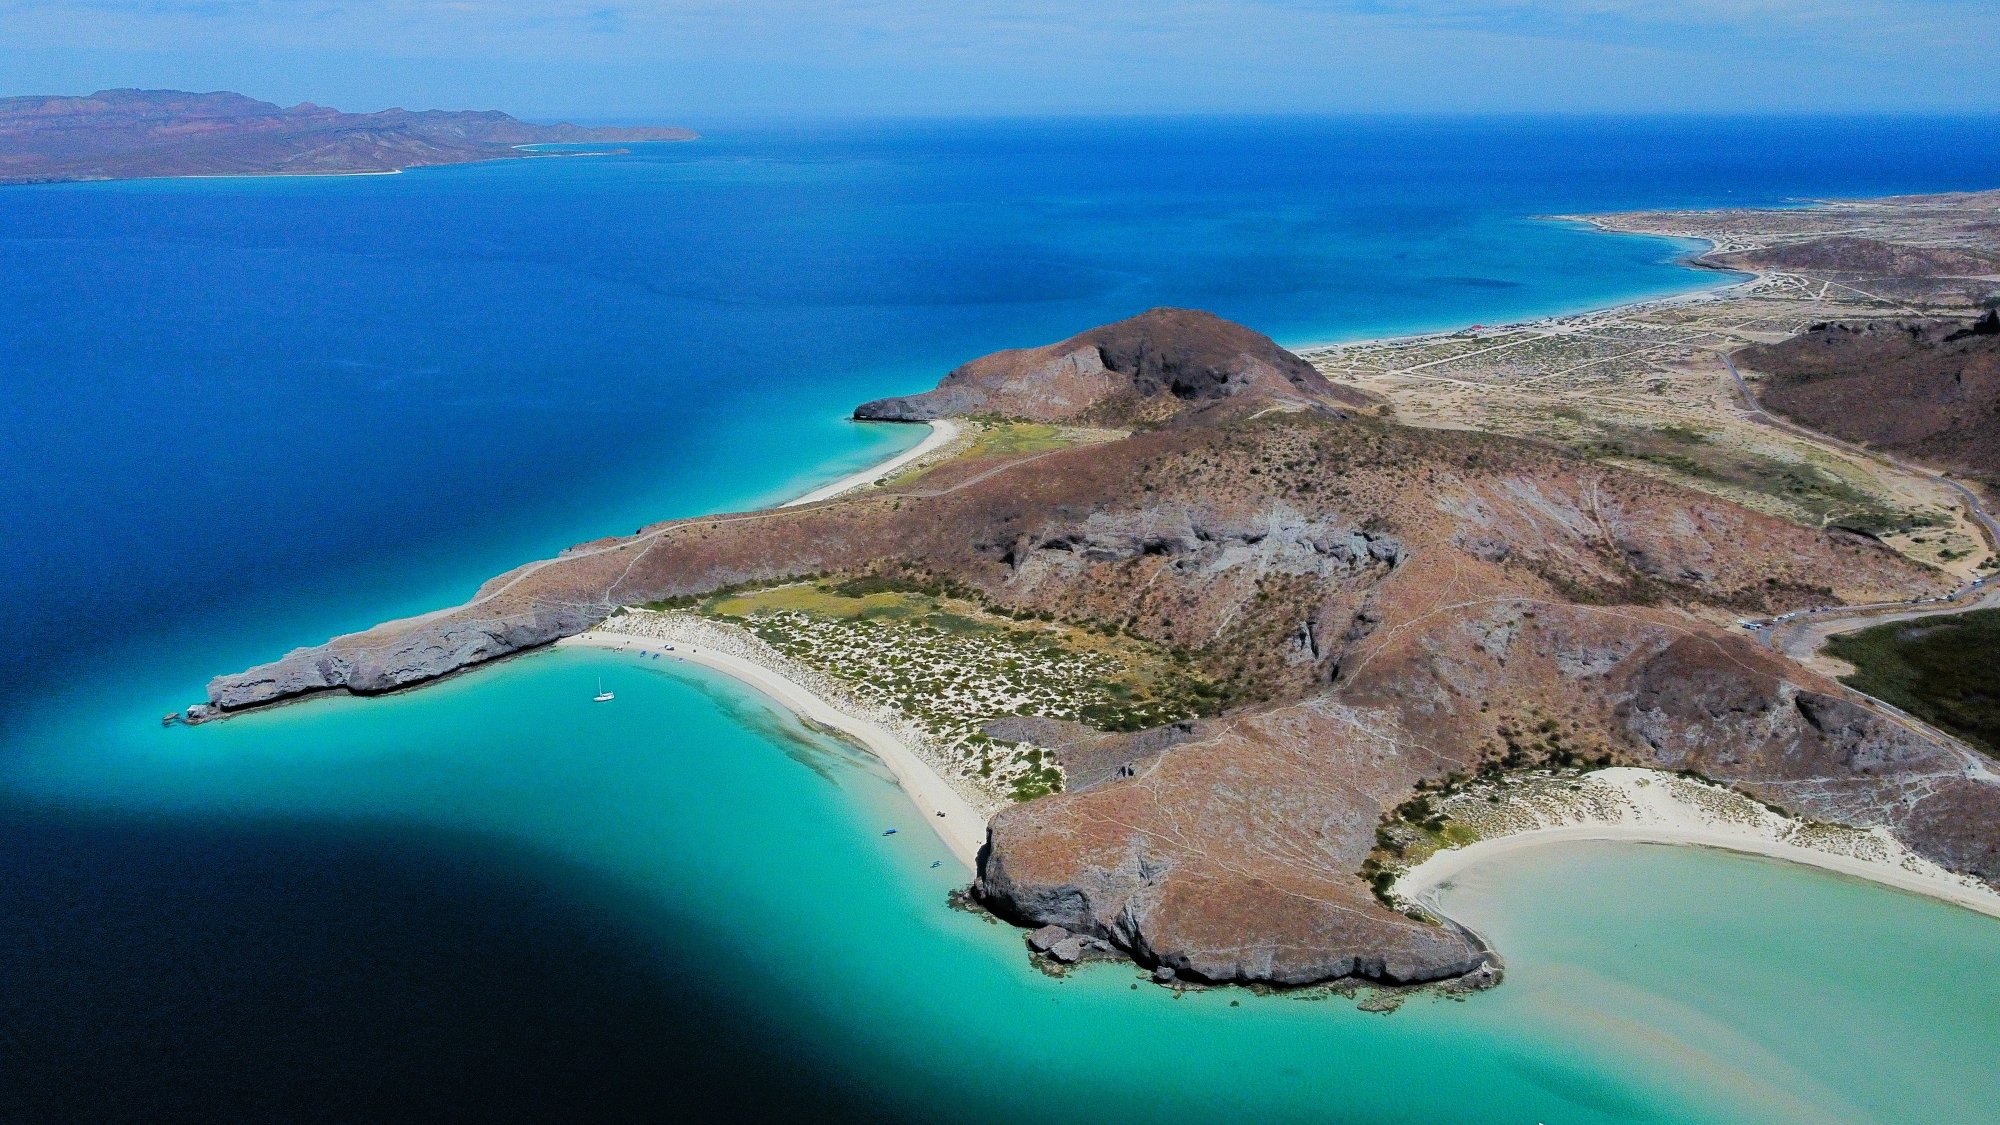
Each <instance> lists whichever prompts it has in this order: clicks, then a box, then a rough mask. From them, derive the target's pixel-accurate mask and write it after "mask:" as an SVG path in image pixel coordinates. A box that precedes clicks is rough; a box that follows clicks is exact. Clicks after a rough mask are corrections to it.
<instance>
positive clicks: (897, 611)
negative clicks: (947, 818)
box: [695, 577, 1221, 800]
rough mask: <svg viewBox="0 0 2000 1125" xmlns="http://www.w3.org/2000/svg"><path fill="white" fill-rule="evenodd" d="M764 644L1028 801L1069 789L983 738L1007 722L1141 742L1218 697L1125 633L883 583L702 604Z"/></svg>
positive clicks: (1054, 773)
mask: <svg viewBox="0 0 2000 1125" xmlns="http://www.w3.org/2000/svg"><path fill="white" fill-rule="evenodd" d="M695 608H696V609H697V610H698V611H699V612H702V613H705V614H709V615H712V616H716V617H724V618H732V619H735V620H737V621H739V622H741V623H742V624H743V625H744V626H745V627H747V628H748V629H749V630H750V631H751V632H752V633H755V634H756V635H757V636H758V637H759V638H760V639H762V640H763V641H764V642H765V643H767V644H769V645H771V646H772V647H773V648H775V649H777V650H778V651H780V652H782V653H784V654H785V655H787V656H789V657H791V658H792V659H794V660H797V661H799V662H801V663H803V664H805V665H807V666H809V667H811V668H814V669H816V670H818V671H819V672H822V673H824V674H826V675H829V676H832V677H835V678H837V679H839V680H841V681H843V682H845V683H847V684H849V685H851V687H852V688H853V690H855V691H856V692H857V694H860V695H862V696H864V697H867V698H870V699H873V700H875V701H876V702H879V703H882V704H887V705H889V706H892V707H894V708H895V709H896V710H898V711H900V712H901V713H902V714H904V715H906V716H908V717H909V718H911V719H912V720H914V721H916V722H917V723H918V724H920V725H921V726H923V727H924V728H925V729H927V730H929V731H930V732H931V733H932V734H933V735H935V736H936V737H937V739H938V741H939V743H940V744H941V745H944V746H948V747H950V749H951V754H952V756H953V759H954V765H955V767H956V768H958V769H960V770H961V771H963V772H964V773H965V774H967V775H976V776H977V777H979V778H980V779H981V781H982V782H983V783H985V784H989V785H991V786H992V787H993V788H995V789H996V790H998V791H999V792H1000V793H1002V794H1006V795H1011V796H1013V797H1014V798H1015V799H1018V800H1026V799H1029V798H1032V797H1036V796H1040V795H1041V794H1043V793H1047V792H1051V791H1053V790H1055V789H1058V788H1060V787H1061V784H1062V774H1061V771H1060V770H1059V769H1058V768H1057V766H1056V764H1055V762H1054V761H1053V759H1052V758H1049V757H1047V756H1046V755H1045V754H1044V752H1043V751H1041V750H1038V749H1036V748H1034V747H1026V746H1010V745H1005V744H1001V743H997V742H994V741H993V740H991V739H989V738H987V737H986V735H984V734H983V733H981V732H980V728H981V727H982V726H984V725H985V724H986V723H987V722H989V721H991V720H993V719H996V718H998V717H1000V716H1002V715H1039V716H1043V717H1046V718H1051V719H1068V720H1072V721H1076V722H1082V723H1086V724H1088V725H1090V726H1093V727H1096V728H1098V729H1099V730H1143V729H1146V728H1150V727H1155V726H1159V725H1161V724H1164V723H1169V722H1173V721H1175V720H1178V719H1185V718H1189V717H1191V716H1194V715H1198V714H1208V713H1212V712H1213V711H1214V710H1215V709H1216V707H1217V706H1218V705H1219V704H1220V701H1221V696H1220V693H1219V692H1218V691H1217V690H1216V689H1215V688H1214V686H1213V685H1211V684H1210V683H1209V682H1208V681H1207V680H1206V679H1204V678H1203V677H1202V676H1201V675H1200V674H1199V673H1198V672H1196V671H1195V670H1194V669H1193V667H1192V666H1191V665H1189V664H1188V663H1187V661H1186V660H1185V659H1184V658H1183V657H1182V656H1180V655H1178V654H1175V653H1173V652H1170V651H1168V650H1166V649H1164V648H1161V647H1160V646H1158V645H1155V644H1152V643H1150V642H1147V641H1142V640H1139V639H1136V638H1133V637H1130V636H1126V635H1124V634H1122V633H1118V632H1115V631H1112V632H1105V631H1102V630H1091V629H1085V628H1080V627H1077V626H1073V625H1067V624H1063V623H1060V622H1054V621H1043V620H1034V619H1029V620H1022V619H1017V618H1014V617H1008V616H1004V615H1002V614H1000V613H995V612H993V611H991V610H990V609H988V608H986V607H984V606H981V605H980V604H979V603H978V602H976V601H974V600H972V599H971V598H968V597H961V596H954V595H953V594H951V593H947V592H945V591H943V590H939V589H924V588H918V587H915V586H913V585H911V584H908V583H898V582H894V581H890V580H885V579H881V578H873V577H864V578H856V579H848V580H845V581H842V580H828V581H822V582H816V583H793V584H790V585H785V586H776V587H770V588H767V589H761V590H749V591H739V592H732V593H728V594H724V595H721V596H718V597H713V598H709V599H707V600H705V601H702V602H701V603H700V604H699V605H698V606H696V607H695Z"/></svg>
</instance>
